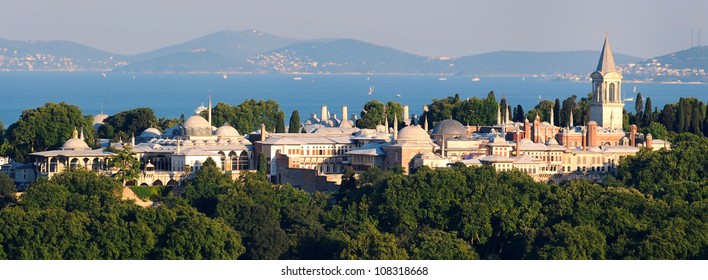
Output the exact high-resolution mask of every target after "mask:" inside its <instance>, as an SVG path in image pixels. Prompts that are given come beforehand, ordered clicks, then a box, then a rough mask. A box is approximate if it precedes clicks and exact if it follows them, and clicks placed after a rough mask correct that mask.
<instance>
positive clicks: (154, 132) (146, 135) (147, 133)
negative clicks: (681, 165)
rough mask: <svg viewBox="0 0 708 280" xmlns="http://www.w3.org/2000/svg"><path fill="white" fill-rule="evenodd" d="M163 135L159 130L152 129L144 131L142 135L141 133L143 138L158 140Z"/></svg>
mask: <svg viewBox="0 0 708 280" xmlns="http://www.w3.org/2000/svg"><path fill="white" fill-rule="evenodd" d="M161 135H162V132H160V130H159V129H157V128H154V127H151V128H148V129H146V130H144V131H143V132H142V133H140V136H139V137H141V138H157V137H160V136H161Z"/></svg>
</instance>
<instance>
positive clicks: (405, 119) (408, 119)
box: [403, 105, 411, 125]
mask: <svg viewBox="0 0 708 280" xmlns="http://www.w3.org/2000/svg"><path fill="white" fill-rule="evenodd" d="M403 122H404V123H406V124H408V125H410V123H411V116H410V115H409V113H408V105H405V106H403Z"/></svg>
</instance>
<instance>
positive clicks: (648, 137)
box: [644, 133, 654, 149]
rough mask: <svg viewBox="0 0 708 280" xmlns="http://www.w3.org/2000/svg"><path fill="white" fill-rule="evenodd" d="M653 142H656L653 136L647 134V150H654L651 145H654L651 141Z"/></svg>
mask: <svg viewBox="0 0 708 280" xmlns="http://www.w3.org/2000/svg"><path fill="white" fill-rule="evenodd" d="M652 140H654V137H653V136H651V133H647V137H646V141H647V142H646V143H645V144H644V145H646V146H647V148H649V149H651V148H652V146H651V145H652V144H651V141H652Z"/></svg>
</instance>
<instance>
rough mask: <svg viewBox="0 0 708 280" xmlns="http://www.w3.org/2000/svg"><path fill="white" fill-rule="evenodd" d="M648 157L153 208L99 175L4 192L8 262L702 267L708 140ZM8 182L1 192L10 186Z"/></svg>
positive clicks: (225, 194)
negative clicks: (576, 170) (591, 175)
mask: <svg viewBox="0 0 708 280" xmlns="http://www.w3.org/2000/svg"><path fill="white" fill-rule="evenodd" d="M675 141H676V142H675V143H674V144H675V146H674V147H673V149H672V150H671V151H665V150H660V151H657V152H653V151H649V150H647V149H642V150H641V151H640V152H639V153H638V154H637V155H636V156H634V157H630V158H628V159H626V160H623V161H622V163H621V166H620V167H619V168H618V170H619V172H618V174H617V176H616V177H607V178H606V179H605V180H604V181H603V183H602V184H597V183H593V182H589V181H584V180H579V181H570V182H566V183H563V184H561V185H555V184H551V185H547V184H543V183H537V182H534V181H533V180H532V179H531V178H530V177H528V176H527V175H525V174H523V173H520V172H503V173H497V172H496V171H494V169H492V168H488V167H483V168H479V167H465V166H463V165H456V166H454V167H453V168H447V169H436V170H431V169H428V168H421V169H419V170H417V171H416V172H415V173H413V174H411V175H409V176H404V175H402V174H401V172H400V170H398V171H395V170H394V171H386V172H384V171H381V170H378V169H371V170H369V171H367V172H365V173H363V174H361V176H359V177H358V178H356V177H355V176H353V172H351V170H349V171H347V173H346V174H345V176H344V182H343V185H342V188H341V190H340V191H339V192H337V193H332V194H325V193H306V192H304V191H302V190H299V189H296V188H293V187H291V186H287V185H273V184H271V183H269V182H268V181H266V180H265V179H264V176H263V175H262V174H259V173H253V174H249V175H248V176H245V177H244V178H242V180H237V181H233V180H231V179H230V177H229V176H227V175H224V174H222V173H221V172H220V171H219V170H218V169H217V168H216V166H215V165H214V164H207V165H206V167H205V168H203V169H200V170H199V171H197V172H196V173H195V177H194V178H193V179H192V180H190V181H189V182H188V183H187V185H186V187H185V189H184V192H183V193H182V195H181V196H173V195H171V194H169V195H167V196H164V197H161V198H160V200H161V202H160V205H159V206H157V207H148V208H142V207H139V206H135V205H133V204H132V203H131V202H129V201H121V200H120V199H119V198H118V197H119V192H120V191H121V187H120V183H118V182H117V181H116V180H115V179H112V178H109V177H105V176H103V175H98V174H95V173H92V172H88V171H83V170H77V171H71V172H66V173H63V174H60V175H57V176H55V177H53V178H52V179H50V180H40V181H38V182H36V183H34V184H32V185H30V186H29V187H28V189H27V192H26V193H25V194H24V196H22V198H21V199H20V200H19V201H15V200H14V199H13V198H14V195H13V194H12V193H11V192H12V188H4V187H3V186H0V190H2V191H3V193H2V194H0V197H3V200H2V201H3V205H2V207H3V209H2V210H1V211H0V258H3V259H706V258H708V235H706V233H707V232H708V200H707V196H708V193H707V192H708V188H707V186H708V179H707V177H706V174H707V173H708V139H707V138H704V137H699V136H695V135H693V134H681V135H679V136H677V137H676V139H675ZM6 181H7V180H3V179H2V178H0V184H3V185H4V184H7V183H6Z"/></svg>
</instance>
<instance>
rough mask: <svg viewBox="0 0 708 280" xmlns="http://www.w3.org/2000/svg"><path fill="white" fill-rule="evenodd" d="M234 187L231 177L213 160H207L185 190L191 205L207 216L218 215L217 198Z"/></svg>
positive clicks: (185, 195)
mask: <svg viewBox="0 0 708 280" xmlns="http://www.w3.org/2000/svg"><path fill="white" fill-rule="evenodd" d="M231 185H233V181H232V180H231V176H230V175H229V174H225V173H224V172H222V171H221V169H220V168H219V167H217V166H216V162H214V160H213V159H211V158H207V160H206V161H204V164H203V165H202V167H201V168H200V169H199V170H197V171H196V172H195V173H194V177H193V178H192V179H191V180H189V181H188V182H187V186H186V187H185V188H184V197H185V198H186V199H187V201H188V202H189V204H190V205H192V206H193V207H194V208H196V209H197V210H198V211H199V212H202V213H204V214H206V215H207V216H214V215H215V214H216V202H217V196H218V195H220V194H223V193H225V192H226V188H227V187H229V186H231Z"/></svg>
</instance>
